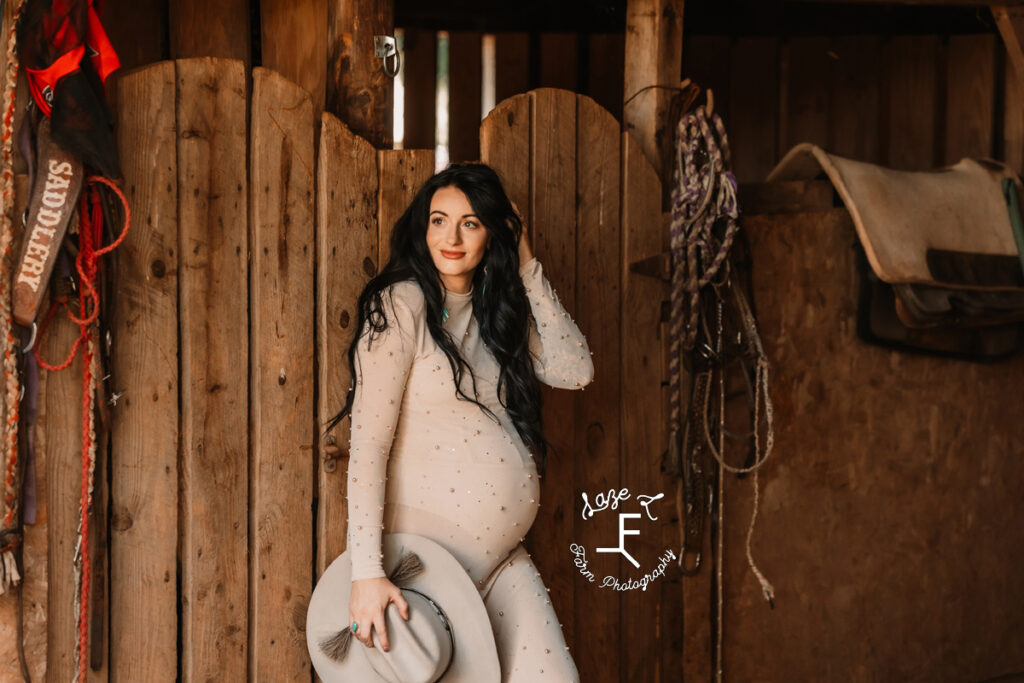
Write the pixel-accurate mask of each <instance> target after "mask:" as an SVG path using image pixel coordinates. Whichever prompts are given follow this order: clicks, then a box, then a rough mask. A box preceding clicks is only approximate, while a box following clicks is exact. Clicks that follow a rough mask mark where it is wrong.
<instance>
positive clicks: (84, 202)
mask: <svg viewBox="0 0 1024 683" xmlns="http://www.w3.org/2000/svg"><path fill="white" fill-rule="evenodd" d="M86 183H103V184H104V185H107V186H108V187H110V188H111V189H112V190H113V191H114V193H115V194H117V196H118V198H119V199H120V200H121V204H122V205H123V206H124V228H123V229H122V230H121V234H120V235H119V236H118V238H117V239H116V240H114V241H113V242H111V243H110V244H109V245H107V246H105V247H101V248H99V249H97V248H96V245H97V244H100V243H101V242H102V240H103V211H102V207H101V206H100V198H99V192H98V190H97V189H96V188H95V187H89V186H88V185H87V186H86V188H85V190H84V191H83V192H82V198H81V204H80V206H79V211H78V215H79V225H78V247H79V248H78V256H76V257H75V270H77V271H78V276H79V288H78V311H79V315H80V316H81V317H78V316H76V315H75V314H74V313H72V311H71V308H70V307H69V306H68V305H67V303H68V301H67V297H65V296H61V297H58V298H57V299H56V300H55V301H54V302H53V304H52V305H51V306H50V310H49V311H47V313H46V317H45V318H44V319H43V323H42V325H41V326H40V328H39V332H38V334H37V339H36V344H35V347H34V348H33V353H34V354H35V356H36V361H37V362H38V363H39V365H40V366H41V367H43V368H45V369H46V370H49V371H51V372H55V371H58V370H63V369H64V368H66V367H68V366H69V365H71V363H72V361H73V360H74V358H75V354H76V353H77V351H78V348H79V346H82V342H83V341H84V342H85V346H84V348H83V349H82V492H81V506H80V510H79V513H80V515H81V517H80V522H81V526H82V546H81V553H82V588H81V594H80V595H79V604H80V605H81V609H80V610H79V621H78V680H79V683H85V679H86V668H87V667H86V659H87V657H86V649H87V647H88V642H89V585H90V581H91V578H92V572H91V570H90V563H89V470H90V469H91V466H92V460H91V458H90V455H89V454H90V451H91V450H92V436H91V434H90V433H89V412H90V405H89V403H90V396H91V394H92V382H93V377H92V358H93V354H92V352H90V351H89V346H90V342H91V341H92V331H91V329H90V326H91V325H92V323H93V322H95V321H96V319H97V317H99V311H100V295H99V292H98V291H97V289H96V280H97V274H98V272H99V257H100V256H103V255H104V254H107V253H109V252H111V251H113V250H114V249H115V248H117V246H118V245H120V244H121V242H123V241H124V238H125V236H126V235H127V234H128V228H129V226H130V225H131V209H129V207H128V200H127V199H125V196H124V194H123V193H122V192H121V189H120V188H119V187H117V185H115V184H114V183H113V182H112V181H110V180H108V179H107V178H104V177H102V176H90V177H89V178H86ZM60 304H64V306H65V307H67V309H68V318H70V319H71V320H72V321H73V322H74V323H75V324H77V325H78V327H79V330H80V332H79V335H78V338H77V339H75V343H74V344H73V345H72V347H71V352H70V353H69V354H68V357H67V358H66V359H65V360H64V361H63V362H62V363H60V364H59V365H50V364H49V363H47V362H46V361H44V360H43V359H42V358H41V357H40V355H39V349H40V347H41V346H42V338H43V332H44V331H45V330H46V328H47V327H48V326H49V323H50V320H51V319H52V318H53V314H54V313H55V312H56V310H57V307H58V306H59V305H60ZM86 311H88V315H85V312H86Z"/></svg>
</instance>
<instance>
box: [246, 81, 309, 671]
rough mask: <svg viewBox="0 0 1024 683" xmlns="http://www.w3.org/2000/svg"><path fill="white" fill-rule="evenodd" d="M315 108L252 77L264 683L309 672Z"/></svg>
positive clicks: (253, 578) (255, 579) (254, 632)
mask: <svg viewBox="0 0 1024 683" xmlns="http://www.w3.org/2000/svg"><path fill="white" fill-rule="evenodd" d="M313 106H314V105H313V102H312V100H311V99H310V96H309V93H307V92H306V91H305V90H303V89H302V88H300V87H298V86H297V85H296V84H294V83H292V82H291V81H289V80H287V79H286V78H284V77H283V76H281V75H280V74H279V73H277V72H275V71H271V70H269V69H263V68H257V69H254V70H253V94H252V117H251V119H250V121H251V123H250V125H251V127H252V128H251V142H250V145H251V146H250V152H249V154H250V158H251V159H252V165H251V168H250V176H249V177H250V184H249V188H250V189H249V202H250V204H249V207H250V208H249V211H250V216H251V221H250V223H251V232H250V235H249V243H250V245H251V253H252V263H251V267H250V271H249V275H250V292H249V293H250V303H249V305H250V317H251V325H250V330H251V331H250V335H251V336H250V346H249V348H250V352H249V354H250V355H249V358H250V381H251V384H250V386H251V396H252V400H251V401H250V415H251V422H250V424H251V427H250V429H251V439H252V442H251V443H252V447H251V463H250V477H249V481H250V498H249V500H250V515H249V523H250V529H251V532H250V539H249V544H250V548H249V554H250V558H251V566H250V572H251V573H250V579H249V580H250V591H249V594H250V617H249V620H250V640H249V676H250V677H251V678H253V679H254V680H261V681H263V680H265V681H285V680H306V681H308V680H309V677H310V675H311V666H310V663H309V655H308V652H307V650H306V640H305V634H304V630H305V622H306V607H307V606H308V603H309V594H310V591H311V587H312V581H313V577H312V573H313V518H312V497H313V481H314V472H315V469H314V462H313V459H314V450H313V440H314V438H315V431H314V430H315V418H314V412H313V388H314V387H313V354H312V353H310V347H309V345H310V342H311V340H312V339H313V316H314V312H313V308H314V299H313V252H314V248H315V246H314V229H313V220H314V213H313V192H314V175H313V173H314V169H313V165H314V152H313V123H314V118H313Z"/></svg>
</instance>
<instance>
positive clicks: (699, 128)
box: [669, 106, 739, 463]
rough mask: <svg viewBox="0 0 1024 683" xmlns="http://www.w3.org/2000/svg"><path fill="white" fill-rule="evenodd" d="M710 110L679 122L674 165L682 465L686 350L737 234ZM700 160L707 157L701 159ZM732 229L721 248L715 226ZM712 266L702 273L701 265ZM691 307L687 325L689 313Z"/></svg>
mask: <svg viewBox="0 0 1024 683" xmlns="http://www.w3.org/2000/svg"><path fill="white" fill-rule="evenodd" d="M711 122H712V125H713V126H714V131H715V132H714V133H712V130H711V127H709V125H708V117H707V108H706V107H705V106H698V107H696V108H695V109H694V110H693V111H692V112H689V113H687V114H685V115H684V116H682V117H681V118H680V119H679V124H678V125H677V127H676V154H675V164H674V165H673V180H674V183H673V187H672V222H671V232H670V250H671V258H672V293H671V315H670V319H669V433H670V439H669V447H670V455H671V461H672V462H673V463H679V462H680V457H681V455H680V453H681V446H680V440H679V436H680V425H681V412H682V411H681V407H680V406H681V397H682V369H681V363H682V359H681V352H682V350H684V349H685V350H687V351H690V350H692V349H693V348H694V346H695V344H696V339H697V330H698V329H699V319H698V316H699V313H698V311H699V310H700V290H701V289H702V288H703V287H705V286H706V285H707V284H708V283H709V282H711V280H712V279H713V278H714V277H715V275H716V274H717V273H718V271H719V270H720V269H721V266H722V264H723V263H724V261H725V259H726V257H727V255H728V251H729V248H730V247H731V246H732V242H733V239H734V237H735V235H736V233H737V231H738V225H737V223H736V219H737V217H738V215H739V211H738V203H737V201H736V180H735V178H734V177H733V176H732V174H731V173H729V172H727V171H725V169H726V168H727V164H728V160H729V158H730V149H729V143H728V140H727V137H726V134H725V126H724V125H723V124H722V120H721V118H720V117H719V116H718V114H715V113H712V115H711ZM698 157H703V158H702V159H701V160H698ZM723 217H724V218H725V219H726V221H727V229H726V233H725V235H724V239H723V240H722V242H721V244H720V245H716V242H717V240H716V238H715V236H714V233H713V227H714V225H715V223H716V221H718V220H720V219H721V218H723ZM701 262H703V263H704V264H710V265H709V266H707V267H706V268H705V269H704V272H703V273H701V272H700V263H701ZM687 308H688V312H687V315H686V324H685V327H684V322H683V318H684V309H687Z"/></svg>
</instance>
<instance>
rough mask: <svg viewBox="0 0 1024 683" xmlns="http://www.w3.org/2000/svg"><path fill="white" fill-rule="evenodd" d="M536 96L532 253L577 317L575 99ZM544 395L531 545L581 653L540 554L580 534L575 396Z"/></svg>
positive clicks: (548, 557)
mask: <svg viewBox="0 0 1024 683" xmlns="http://www.w3.org/2000/svg"><path fill="white" fill-rule="evenodd" d="M531 94H532V97H533V100H534V102H533V116H532V119H533V120H532V123H531V133H532V138H531V141H530V158H531V159H532V164H531V166H532V171H531V175H530V182H531V192H530V194H531V199H530V201H531V202H532V209H531V211H530V216H531V220H530V224H529V234H530V240H531V241H530V246H531V247H532V249H533V252H534V254H536V255H537V258H538V259H539V260H540V261H541V263H543V264H544V270H545V274H546V276H547V278H548V280H549V281H550V282H551V285H552V287H553V288H554V289H555V291H556V292H558V297H559V299H560V300H561V302H562V304H563V305H564V306H565V308H566V310H568V311H569V313H570V315H572V314H573V313H574V312H575V310H576V96H575V95H574V94H573V93H571V92H569V91H566V90H557V89H554V88H539V89H537V90H533V91H531ZM543 391H544V399H543V400H544V429H545V432H546V436H547V437H548V439H549V440H550V442H551V443H552V445H553V446H554V449H553V450H552V451H551V452H550V453H549V454H548V460H547V472H546V475H545V477H544V481H543V483H542V486H541V492H540V495H541V505H540V509H539V510H538V512H537V519H536V521H535V522H534V525H533V529H532V530H531V531H530V536H529V538H528V539H527V540H526V546H527V549H528V550H529V551H530V554H531V555H532V557H533V559H534V561H535V562H536V564H537V568H538V571H539V572H540V575H541V577H542V578H543V579H544V583H545V584H546V585H547V587H548V588H550V589H551V604H552V606H553V607H554V610H555V613H556V614H557V615H558V617H559V619H560V623H561V625H562V631H563V633H564V635H565V639H566V643H567V644H568V645H569V648H570V651H571V652H573V653H576V651H577V650H576V648H575V638H574V634H575V599H574V596H573V586H572V575H571V574H569V573H567V572H565V571H564V568H565V565H564V560H563V557H562V556H561V555H560V554H557V553H551V552H546V551H545V552H540V549H542V548H543V549H549V548H568V547H569V544H570V542H571V540H570V539H571V538H572V534H573V532H574V526H575V524H574V517H575V515H574V514H573V510H574V504H575V496H574V495H573V494H574V493H575V487H574V482H573V469H574V461H575V458H576V457H577V456H576V447H577V444H576V439H575V436H574V435H575V414H576V398H577V397H576V395H575V394H573V393H569V392H567V391H563V390H557V389H553V388H551V387H548V386H544V387H543ZM581 645H582V643H581ZM574 656H575V654H574Z"/></svg>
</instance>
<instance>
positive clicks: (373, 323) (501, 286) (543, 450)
mask: <svg viewBox="0 0 1024 683" xmlns="http://www.w3.org/2000/svg"><path fill="white" fill-rule="evenodd" d="M449 186H454V187H457V188H458V189H460V190H462V192H463V193H464V194H465V195H466V198H467V199H468V200H469V203H470V205H471V206H472V207H473V212H474V213H475V214H476V215H477V217H478V218H479V219H480V222H481V223H482V224H483V225H484V226H485V227H486V229H487V231H488V233H489V236H490V243H489V246H488V248H487V250H486V251H485V252H484V256H483V258H482V259H481V261H480V263H479V264H478V265H477V267H476V269H475V270H474V272H473V297H472V305H473V315H474V316H475V317H476V319H477V323H478V325H479V327H480V336H481V337H482V339H483V342H484V345H485V346H486V347H487V348H488V349H489V350H490V351H491V353H492V354H493V355H494V358H495V360H497V362H498V366H499V367H500V368H501V370H500V373H499V375H498V386H497V391H498V397H499V401H501V403H502V405H503V406H504V407H505V410H506V412H507V413H508V416H509V418H510V419H511V421H512V424H513V425H514V426H515V428H516V431H517V432H518V433H519V436H520V438H521V439H522V441H523V443H524V444H525V445H526V447H527V448H529V449H530V451H531V452H532V453H533V455H534V458H535V459H536V461H537V472H538V474H539V475H540V478H541V479H542V480H543V478H544V472H545V470H546V466H547V451H548V448H549V447H551V443H550V442H549V441H548V440H547V439H546V438H545V437H544V429H543V421H542V415H541V399H542V395H541V388H540V381H539V380H538V379H537V374H536V372H535V371H534V368H533V361H532V358H531V356H530V348H529V314H530V301H529V299H528V298H527V297H526V289H525V287H524V286H523V282H522V279H521V278H520V276H519V266H520V263H519V239H520V237H521V235H522V232H523V224H522V221H521V220H520V219H519V216H518V215H516V212H515V210H514V209H513V208H512V203H511V202H510V201H509V198H508V195H506V194H505V189H504V187H503V186H502V184H501V179H500V178H499V177H498V174H497V173H495V172H494V170H493V169H491V168H490V167H489V166H486V165H484V164H479V163H460V164H451V165H450V166H448V168H446V169H444V170H443V171H441V172H440V173H437V174H436V175H434V176H433V177H432V178H430V180H428V181H427V182H426V183H424V185H423V187H421V188H420V190H419V191H418V192H417V193H416V196H415V197H414V198H413V200H412V203H411V204H409V207H408V208H407V209H406V210H405V213H403V214H402V216H401V217H400V218H399V219H398V221H397V222H396V223H395V228H394V230H393V231H392V233H391V241H390V247H391V254H390V256H389V258H388V262H387V263H386V264H385V265H384V267H383V268H382V269H381V271H380V273H378V274H377V275H376V276H375V277H374V278H372V279H371V280H370V281H369V282H368V283H367V285H366V287H365V288H364V289H363V291H362V293H361V294H360V295H359V303H358V309H359V315H358V320H357V321H356V328H355V329H356V335H355V338H354V339H353V340H352V343H351V345H350V346H349V349H348V362H349V369H350V372H351V377H352V383H351V384H350V385H349V390H348V396H347V398H346V400H345V406H344V407H343V408H342V409H341V411H340V412H339V413H338V414H337V415H335V416H334V417H333V418H331V419H330V420H329V421H328V423H327V428H326V431H330V430H331V429H333V428H334V426H335V425H336V424H337V423H338V422H339V421H341V420H342V419H343V418H344V417H345V416H346V415H349V414H350V412H351V409H352V402H353V400H354V398H355V391H356V384H355V362H356V359H355V355H356V348H357V347H358V345H359V339H360V336H361V335H362V331H363V327H364V325H365V323H366V321H368V320H369V321H370V328H371V329H370V331H369V332H370V339H371V340H372V339H373V333H374V332H376V333H380V332H383V331H384V330H385V329H387V325H388V323H387V318H386V315H385V314H384V308H383V305H382V304H383V302H382V301H381V294H382V292H384V291H385V290H388V288H389V287H390V286H391V285H392V284H394V283H396V282H401V281H403V280H410V279H411V280H415V281H416V283H417V284H418V285H419V286H420V289H421V290H422V291H423V296H424V299H425V300H426V307H425V312H426V323H427V329H428V330H430V336H431V337H433V338H434V341H435V342H436V343H437V345H438V347H440V348H441V349H442V350H443V351H444V354H445V355H446V356H447V357H448V363H449V365H450V366H451V369H452V377H453V379H454V380H455V387H456V389H455V393H456V397H457V398H458V399H459V400H466V401H471V402H473V403H475V404H477V405H478V406H480V409H481V410H482V411H484V413H485V414H487V415H488V416H490V417H491V418H492V419H493V420H494V421H495V422H499V420H498V417H497V415H495V414H494V412H493V411H491V410H490V409H489V408H487V406H485V405H484V404H483V403H481V402H480V401H479V400H478V399H477V398H476V396H475V395H474V396H469V395H467V394H466V393H464V392H463V391H462V375H463V371H464V370H465V369H468V370H469V373H470V378H471V379H472V384H473V393H474V394H476V375H475V374H474V373H473V369H472V368H471V367H470V366H469V364H468V363H466V361H465V360H464V359H463V358H462V356H461V355H460V354H459V351H458V348H457V347H456V345H455V342H454V341H453V340H452V338H451V336H450V335H449V334H448V332H447V331H446V330H445V329H444V328H443V327H442V325H441V309H442V307H443V306H444V291H443V288H444V282H443V281H442V280H441V278H440V276H439V274H438V271H437V267H436V266H435V265H434V261H433V259H432V258H431V256H430V250H429V248H428V247H427V241H426V235H427V226H428V219H429V214H430V201H431V199H432V198H433V196H434V193H435V192H436V191H437V190H439V189H441V188H442V187H449ZM503 388H504V390H505V395H504V397H503V396H502V389H503Z"/></svg>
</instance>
